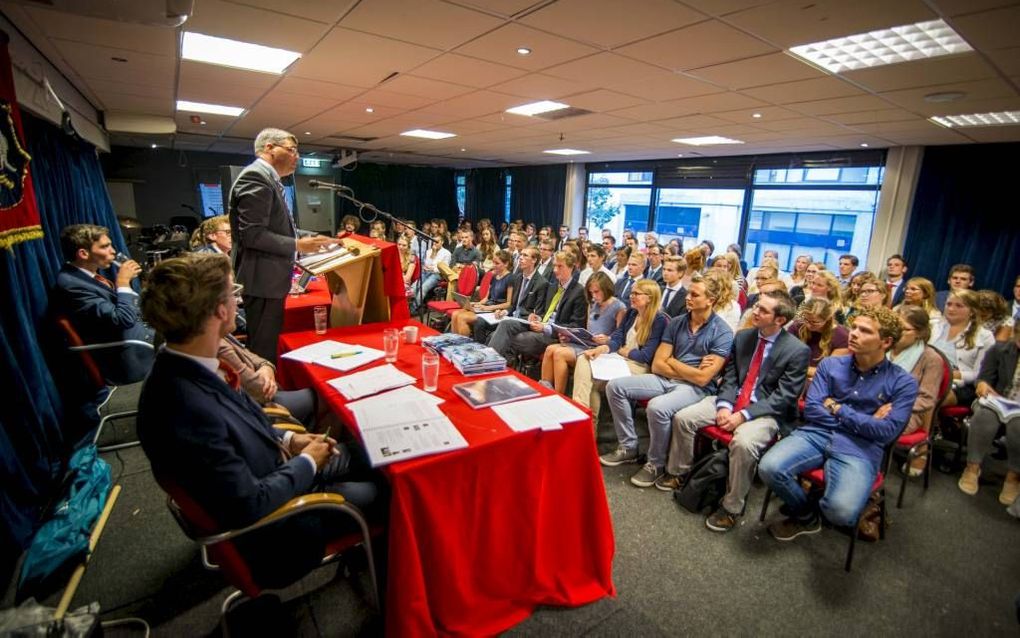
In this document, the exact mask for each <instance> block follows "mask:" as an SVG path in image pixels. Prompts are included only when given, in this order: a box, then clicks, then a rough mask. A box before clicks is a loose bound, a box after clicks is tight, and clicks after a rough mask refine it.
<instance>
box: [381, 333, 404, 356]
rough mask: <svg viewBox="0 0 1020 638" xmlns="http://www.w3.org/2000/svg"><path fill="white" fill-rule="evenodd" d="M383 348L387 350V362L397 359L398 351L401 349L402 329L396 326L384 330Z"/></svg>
mask: <svg viewBox="0 0 1020 638" xmlns="http://www.w3.org/2000/svg"><path fill="white" fill-rule="evenodd" d="M382 342H383V350H384V351H385V352H386V363H394V362H395V361H396V360H397V351H398V350H399V349H400V331H399V330H396V329H394V328H387V329H386V330H383V341H382Z"/></svg>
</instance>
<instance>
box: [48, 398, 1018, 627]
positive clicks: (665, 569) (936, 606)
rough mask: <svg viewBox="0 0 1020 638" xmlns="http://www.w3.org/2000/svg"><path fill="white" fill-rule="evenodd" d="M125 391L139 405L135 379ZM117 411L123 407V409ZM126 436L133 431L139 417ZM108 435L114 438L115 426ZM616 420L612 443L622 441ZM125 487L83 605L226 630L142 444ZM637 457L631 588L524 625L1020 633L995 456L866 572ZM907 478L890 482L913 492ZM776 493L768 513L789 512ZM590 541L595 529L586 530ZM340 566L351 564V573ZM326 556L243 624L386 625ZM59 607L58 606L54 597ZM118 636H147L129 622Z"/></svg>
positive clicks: (127, 453) (621, 556)
mask: <svg viewBox="0 0 1020 638" xmlns="http://www.w3.org/2000/svg"><path fill="white" fill-rule="evenodd" d="M126 390H127V391H125V392H121V393H120V396H119V397H117V399H116V400H117V401H118V402H121V403H131V402H132V401H133V400H134V398H135V396H136V392H137V388H128V389H126ZM114 407H116V406H114ZM117 436H119V437H129V436H131V424H130V422H128V423H127V425H126V427H121V432H120V433H117ZM104 438H106V437H104ZM614 441H615V439H614V437H613V434H612V426H611V425H609V424H608V423H605V422H604V423H603V426H602V428H601V430H600V447H601V448H603V449H604V450H608V449H610V448H611V447H613V446H614ZM104 458H106V459H107V460H108V461H109V462H110V464H111V466H112V468H113V474H114V477H115V479H116V482H118V483H120V484H121V486H122V487H123V491H122V493H121V497H120V500H119V502H118V503H117V506H116V508H115V510H114V512H113V515H112V519H111V521H110V524H109V526H108V527H107V530H106V533H105V534H104V536H103V538H102V540H101V542H100V544H99V547H98V548H97V551H96V553H95V555H94V557H93V559H92V562H91V564H90V566H89V569H88V571H87V573H86V575H85V578H84V580H83V582H82V584H81V587H80V588H79V590H78V594H77V596H76V597H75V601H74V603H73V605H72V607H76V606H78V605H80V604H85V603H87V602H91V601H98V602H99V603H100V605H101V607H102V609H103V618H104V619H114V618H121V617H125V616H139V617H142V618H144V619H145V620H147V621H148V622H149V624H150V625H151V626H152V628H153V633H154V634H155V635H165V636H206V635H217V634H219V632H220V629H219V626H218V623H219V616H220V605H221V603H222V601H223V599H224V597H225V596H226V594H227V593H228V592H227V588H226V587H225V586H224V584H223V581H222V580H221V579H220V577H219V576H218V575H217V574H215V573H212V572H207V571H205V570H204V569H203V568H202V566H201V563H200V560H199V554H198V551H197V549H196V548H195V546H194V545H193V544H192V543H190V541H188V539H187V538H186V537H185V536H184V535H183V534H182V533H181V531H180V530H179V529H178V528H177V526H176V524H175V523H174V521H173V519H172V518H171V516H170V514H169V513H168V512H167V509H166V506H165V504H164V497H163V495H162V493H161V492H160V490H159V488H158V486H157V485H156V484H155V482H154V480H153V478H152V474H151V472H150V471H149V468H148V462H147V460H146V458H145V455H144V454H143V453H142V451H141V449H140V448H137V447H136V448H131V449H127V450H124V451H121V452H119V453H116V454H113V453H110V454H106V455H104ZM636 469H637V466H634V465H627V466H621V467H617V468H604V472H603V474H604V476H605V485H606V493H607V497H608V499H609V504H610V507H611V509H612V513H613V521H614V526H615V532H616V557H615V560H614V582H615V584H616V587H617V590H618V595H617V597H616V598H614V599H606V600H602V601H599V602H596V603H594V604H591V605H587V606H585V607H581V608H577V609H559V608H543V609H539V610H537V611H536V613H535V614H534V615H533V616H532V617H531V618H529V619H527V620H526V621H524V622H523V623H521V624H520V625H518V626H516V627H514V628H513V629H511V630H510V631H509V632H508V633H509V634H511V635H522V636H523V635H528V636H530V635H541V636H549V635H553V636H559V635H582V634H585V635H596V636H619V635H625V634H629V635H633V636H646V637H647V636H657V635H662V636H667V635H668V636H675V635H695V636H701V635H794V636H799V635H818V634H823V635H824V634H830V635H831V634H846V635H854V636H857V635H872V636H875V635H907V636H915V635H916V636H922V635H924V636H961V635H977V636H998V635H1002V636H1016V635H1017V633H1018V624H1017V618H1016V611H1015V608H1014V599H1015V598H1016V597H1017V595H1018V594H1020V521H1017V520H1016V519H1013V518H1011V517H1009V516H1008V515H1007V514H1006V513H1005V508H1003V507H1002V506H1001V505H999V503H998V500H997V496H998V489H999V485H1000V483H1001V480H1002V475H1003V472H1004V471H1005V468H1004V464H1003V463H1002V462H1001V461H992V462H991V463H990V464H988V465H987V466H986V471H985V476H986V477H987V478H986V479H983V481H987V482H984V483H983V484H982V489H981V491H980V492H979V493H978V495H977V496H975V497H968V496H966V495H964V494H963V493H962V492H960V491H959V490H958V489H957V487H956V477H955V476H948V475H943V474H939V473H938V472H935V473H934V474H933V477H932V485H931V488H930V489H929V490H928V491H927V493H923V494H922V490H921V484H920V482H919V481H914V482H912V483H911V485H909V486H908V489H907V498H906V503H905V507H904V508H903V509H902V510H897V509H895V507H894V506H892V504H890V505H891V507H890V512H891V526H890V527H889V529H888V533H887V536H886V540H884V541H882V542H880V543H876V544H868V543H858V546H857V554H856V557H855V562H854V569H853V572H852V573H850V574H846V573H844V571H843V558H844V556H845V552H846V547H847V542H848V537H847V536H845V535H844V534H842V533H839V532H836V531H833V530H831V529H825V530H823V531H822V533H820V534H817V535H814V536H808V537H802V538H799V539H797V540H796V541H795V542H792V543H779V542H777V541H775V540H773V539H772V538H771V537H770V536H769V535H768V532H767V531H765V528H764V526H763V525H762V524H761V523H759V522H758V517H757V514H758V512H759V510H760V507H761V501H762V498H763V495H764V488H762V487H761V486H760V485H759V486H756V487H755V488H754V489H753V491H752V494H751V498H750V501H749V503H748V514H747V515H746V516H744V517H743V518H742V519H741V521H740V525H739V527H738V528H737V529H735V530H733V531H731V532H730V533H728V534H718V533H714V532H711V531H709V530H708V529H707V528H706V527H705V526H704V517H703V516H697V515H694V514H690V513H687V512H686V511H684V510H681V509H679V508H678V507H677V506H676V505H675V504H674V502H673V500H672V499H671V498H670V495H668V494H665V493H663V492H659V491H657V490H655V489H646V490H639V489H636V488H634V487H632V486H631V485H630V483H629V481H628V478H629V476H630V474H631V473H633V472H634V471H635V470H636ZM899 481H900V478H899V476H898V475H896V476H894V477H893V478H891V479H890V486H891V487H892V488H894V489H898V488H899ZM777 506H778V502H774V504H773V506H772V508H771V515H770V520H771V519H773V518H774V517H776V516H778V510H777ZM579 541H580V542H583V539H579ZM338 572H340V573H339V575H338ZM342 572H343V570H342V569H338V568H337V567H327V568H325V569H322V570H319V572H318V573H317V574H315V575H313V576H311V577H310V578H308V579H306V580H304V581H302V582H301V583H299V584H298V585H296V586H294V587H292V588H291V589H290V590H288V591H286V592H283V593H282V595H281V600H279V601H274V600H268V601H258V602H257V603H249V604H246V605H242V606H240V607H239V608H238V609H237V611H236V613H234V614H232V617H231V619H230V622H231V629H232V632H233V633H234V634H235V635H281V636H282V635H297V636H356V635H379V634H381V633H382V629H381V627H382V625H381V621H380V619H379V618H378V616H376V615H374V614H372V613H371V611H370V609H369V607H368V606H367V604H366V603H365V597H364V587H365V586H366V583H367V578H364V577H363V575H361V574H359V572H357V571H355V576H354V577H353V578H346V577H345V576H344V575H343V573H342ZM48 602H50V603H51V604H53V603H54V602H55V601H52V600H51V601H48ZM107 633H108V634H111V635H137V633H136V632H132V631H131V630H128V629H126V628H117V629H112V630H108V632H107Z"/></svg>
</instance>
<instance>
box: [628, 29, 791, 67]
mask: <svg viewBox="0 0 1020 638" xmlns="http://www.w3.org/2000/svg"><path fill="white" fill-rule="evenodd" d="M775 50H776V49H775V47H773V46H770V45H768V44H766V43H764V42H761V41H760V40H758V39H756V38H753V37H751V36H749V35H747V34H745V33H741V32H740V31H738V30H737V29H734V28H732V27H730V26H727V25H725V24H723V23H722V22H719V21H718V20H707V21H705V22H701V23H699V24H695V25H692V26H689V27H685V28H683V29H677V30H676V31H672V32H670V33H666V34H663V35H660V36H656V37H654V38H649V39H647V40H643V41H641V42H638V43H635V44H632V45H629V46H625V47H621V48H620V49H617V53H620V54H622V55H626V56H628V57H632V58H634V59H636V60H641V61H643V62H649V63H651V64H657V65H659V66H661V67H664V68H667V69H671V70H674V71H683V70H686V69H696V68H698V67H704V66H709V65H713V64H721V63H723V62H729V61H732V60H739V59H741V58H748V57H752V56H758V55H763V54H765V53H770V52H772V51H775Z"/></svg>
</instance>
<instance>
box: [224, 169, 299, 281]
mask: <svg viewBox="0 0 1020 638" xmlns="http://www.w3.org/2000/svg"><path fill="white" fill-rule="evenodd" d="M229 210H230V231H231V233H232V234H233V239H234V247H233V249H232V250H231V253H233V255H232V256H233V258H234V274H235V276H236V277H237V282H238V283H240V284H244V294H245V295H246V296H249V297H266V298H270V299H283V298H284V297H286V296H287V293H288V292H289V291H290V275H291V272H292V270H293V268H294V249H295V239H294V238H295V233H296V231H295V227H294V224H293V222H292V220H291V217H290V212H289V211H288V208H287V202H286V201H285V200H284V199H283V192H282V190H281V189H280V187H278V186H277V184H276V181H275V179H274V178H273V175H272V172H271V171H270V170H269V168H267V167H266V165H265V164H263V163H262V162H259V161H255V162H252V163H251V164H249V165H248V166H246V167H245V168H244V170H243V171H241V174H240V175H238V176H237V181H236V182H234V185H233V186H232V187H231V189H230V207H229Z"/></svg>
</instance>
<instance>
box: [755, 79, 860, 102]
mask: <svg viewBox="0 0 1020 638" xmlns="http://www.w3.org/2000/svg"><path fill="white" fill-rule="evenodd" d="M742 93H745V94H747V95H750V96H751V97H755V98H758V99H759V100H764V101H766V102H772V103H773V104H791V103H793V102H807V101H808V100H824V99H827V98H834V97H847V96H850V95H862V94H863V91H861V90H860V89H858V88H857V87H855V86H853V85H852V84H850V83H849V82H845V81H843V80H840V79H838V78H835V77H823V78H817V79H814V80H800V81H798V82H782V83H780V84H773V85H771V86H759V87H756V88H752V89H744V90H743V91H742Z"/></svg>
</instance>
